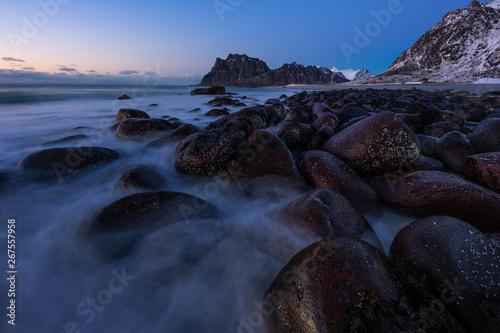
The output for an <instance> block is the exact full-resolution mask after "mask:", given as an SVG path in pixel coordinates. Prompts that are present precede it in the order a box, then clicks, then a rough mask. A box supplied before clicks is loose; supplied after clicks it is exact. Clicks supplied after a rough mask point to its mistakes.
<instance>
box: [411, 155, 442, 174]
mask: <svg viewBox="0 0 500 333" xmlns="http://www.w3.org/2000/svg"><path fill="white" fill-rule="evenodd" d="M409 169H410V170H411V171H412V172H414V171H423V170H437V171H446V167H445V166H444V164H443V163H441V162H440V161H438V160H436V159H434V158H432V157H427V156H424V155H420V156H419V157H417V159H416V160H415V161H413V163H412V164H411V165H410V166H409Z"/></svg>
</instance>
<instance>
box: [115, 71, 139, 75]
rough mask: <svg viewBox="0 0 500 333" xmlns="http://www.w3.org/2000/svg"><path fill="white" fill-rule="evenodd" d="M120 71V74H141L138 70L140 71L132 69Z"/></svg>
mask: <svg viewBox="0 0 500 333" xmlns="http://www.w3.org/2000/svg"><path fill="white" fill-rule="evenodd" d="M118 73H119V74H120V75H130V74H139V72H138V71H131V70H125V71H119V72H118Z"/></svg>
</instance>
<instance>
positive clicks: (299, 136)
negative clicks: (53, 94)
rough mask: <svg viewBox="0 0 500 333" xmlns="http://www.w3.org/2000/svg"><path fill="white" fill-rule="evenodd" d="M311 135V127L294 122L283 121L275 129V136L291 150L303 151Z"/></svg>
mask: <svg viewBox="0 0 500 333" xmlns="http://www.w3.org/2000/svg"><path fill="white" fill-rule="evenodd" d="M313 133H314V131H313V129H312V127H311V125H308V124H304V123H300V122H298V121H295V120H284V121H282V122H281V123H279V124H278V126H277V127H276V135H277V136H278V137H279V138H280V139H281V140H283V142H284V143H285V144H286V145H287V147H288V148H290V149H291V150H295V149H298V150H300V149H305V148H306V147H307V145H308V142H309V139H310V138H311V136H312V135H313Z"/></svg>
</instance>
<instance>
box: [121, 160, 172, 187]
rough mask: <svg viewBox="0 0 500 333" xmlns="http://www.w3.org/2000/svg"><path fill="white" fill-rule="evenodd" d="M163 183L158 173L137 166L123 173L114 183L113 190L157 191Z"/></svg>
mask: <svg viewBox="0 0 500 333" xmlns="http://www.w3.org/2000/svg"><path fill="white" fill-rule="evenodd" d="M165 183H166V180H165V178H164V177H163V175H162V174H160V173H159V172H158V171H156V170H154V169H151V168H149V167H147V166H145V165H139V166H137V167H135V168H133V169H130V170H128V171H127V172H125V174H124V175H123V176H122V177H121V178H120V179H119V180H118V182H117V183H116V185H115V189H114V190H115V191H123V190H133V189H138V190H159V189H161V188H162V187H163V186H164V185H165Z"/></svg>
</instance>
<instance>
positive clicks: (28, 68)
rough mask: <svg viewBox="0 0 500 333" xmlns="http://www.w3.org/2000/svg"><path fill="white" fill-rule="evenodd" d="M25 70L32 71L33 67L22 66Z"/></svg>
mask: <svg viewBox="0 0 500 333" xmlns="http://www.w3.org/2000/svg"><path fill="white" fill-rule="evenodd" d="M23 69H24V70H25V71H34V70H35V67H23Z"/></svg>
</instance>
